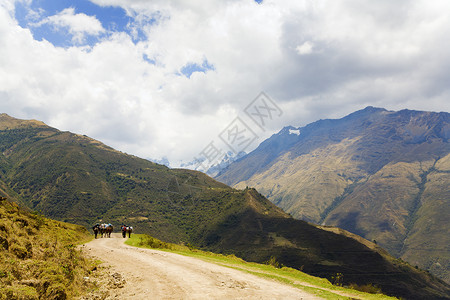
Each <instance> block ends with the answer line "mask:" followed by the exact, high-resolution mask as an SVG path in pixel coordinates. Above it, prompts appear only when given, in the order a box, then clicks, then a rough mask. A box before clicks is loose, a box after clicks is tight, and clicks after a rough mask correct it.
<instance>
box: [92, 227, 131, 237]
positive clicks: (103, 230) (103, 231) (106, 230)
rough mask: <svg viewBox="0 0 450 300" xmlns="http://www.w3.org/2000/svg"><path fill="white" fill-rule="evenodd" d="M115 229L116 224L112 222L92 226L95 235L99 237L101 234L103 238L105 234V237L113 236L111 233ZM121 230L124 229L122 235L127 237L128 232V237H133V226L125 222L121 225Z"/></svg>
mask: <svg viewBox="0 0 450 300" xmlns="http://www.w3.org/2000/svg"><path fill="white" fill-rule="evenodd" d="M113 230H114V226H113V225H112V224H106V223H103V224H99V223H97V224H95V225H94V227H92V231H94V235H95V238H97V236H98V234H100V236H101V237H102V238H103V236H105V237H109V238H110V237H111V233H112V232H113ZM120 230H121V231H122V236H123V237H124V238H125V237H126V236H127V233H128V237H131V233H132V232H133V227H132V226H127V225H125V224H123V225H122V226H120Z"/></svg>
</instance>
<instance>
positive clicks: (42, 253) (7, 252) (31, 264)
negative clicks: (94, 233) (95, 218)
mask: <svg viewBox="0 0 450 300" xmlns="http://www.w3.org/2000/svg"><path fill="white" fill-rule="evenodd" d="M89 239H91V236H90V235H89V233H88V231H87V230H86V229H85V228H83V227H82V226H79V225H72V224H67V223H62V222H59V221H54V220H50V219H47V218H44V217H42V216H40V215H38V214H32V213H29V212H27V211H24V210H23V209H21V208H19V207H18V206H17V204H15V203H11V202H8V201H7V200H2V201H0V299H8V300H11V299H65V298H66V297H73V296H76V295H79V293H80V292H81V291H83V290H87V289H90V288H94V287H93V286H90V285H88V284H87V283H85V282H84V280H83V277H84V276H87V275H88V274H89V271H90V270H91V268H92V265H91V262H89V261H88V260H86V259H85V258H83V257H82V256H81V254H80V253H79V251H77V250H76V249H75V246H74V245H75V244H76V243H80V242H85V241H88V240H89Z"/></svg>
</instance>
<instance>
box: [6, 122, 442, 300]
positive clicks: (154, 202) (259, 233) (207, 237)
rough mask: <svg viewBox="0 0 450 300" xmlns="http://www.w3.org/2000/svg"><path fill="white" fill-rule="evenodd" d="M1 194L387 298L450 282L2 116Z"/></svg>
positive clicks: (213, 187)
mask: <svg viewBox="0 0 450 300" xmlns="http://www.w3.org/2000/svg"><path fill="white" fill-rule="evenodd" d="M300 136H301V133H300ZM0 195H1V196H5V197H8V198H9V199H10V200H14V201H15V202H18V203H20V204H22V205H24V206H27V207H28V208H30V209H32V210H34V211H38V212H39V213H42V214H44V215H45V216H48V217H52V218H55V219H57V220H63V221H67V222H70V223H75V224H80V225H83V226H85V227H87V228H90V227H91V226H92V225H93V224H94V223H96V222H107V223H112V224H114V225H115V226H116V228H117V227H119V226H120V225H121V224H128V225H132V226H133V227H134V228H135V231H136V232H138V233H148V234H150V235H152V236H155V237H157V238H159V239H162V240H164V241H167V242H176V243H188V244H189V245H191V246H193V247H199V248H202V249H205V250H210V251H214V252H220V253H225V254H235V255H238V256H240V257H242V258H244V259H246V260H250V261H256V262H267V261H272V262H274V261H275V262H276V263H277V264H280V265H285V266H290V267H294V268H297V269H301V270H303V271H304V272H307V273H310V274H312V275H315V276H320V277H325V278H328V279H329V280H331V281H333V280H336V277H339V278H340V279H339V281H340V283H343V284H350V283H355V284H357V285H362V286H364V285H368V284H372V285H375V286H378V287H380V288H381V290H382V291H383V292H384V293H386V294H388V295H394V296H397V297H404V298H407V299H448V295H450V287H449V285H448V284H446V283H445V282H443V281H441V280H439V279H438V278H436V277H433V276H431V275H430V274H429V273H427V272H425V271H422V270H420V269H417V268H414V267H412V266H410V265H409V264H407V263H405V262H403V261H402V260H399V259H395V258H394V257H392V256H390V255H389V254H388V253H387V252H386V251H385V250H383V249H382V248H381V247H380V246H378V245H377V244H375V243H372V242H369V241H367V240H364V239H362V238H361V237H358V236H356V235H354V234H351V233H349V232H347V231H345V230H342V229H339V228H335V227H328V226H316V225H313V224H310V223H308V222H305V221H301V220H296V219H294V218H292V217H291V216H289V215H288V214H286V213H285V212H284V211H282V210H281V209H280V208H278V207H276V206H275V205H274V204H272V203H271V202H270V201H268V200H267V199H266V198H265V197H264V196H262V195H261V194H259V193H258V192H257V191H256V190H255V189H253V188H245V189H241V190H238V189H233V188H230V187H229V186H227V185H225V184H223V183H220V182H218V181H216V180H214V179H212V178H211V177H209V176H207V175H205V174H203V173H201V172H198V171H192V170H185V169H169V168H167V167H166V166H162V165H158V164H155V163H153V162H150V161H148V160H145V159H141V158H138V157H135V156H132V155H128V154H125V153H122V152H119V151H116V150H114V149H113V148H111V147H108V146H106V145H104V144H103V143H101V142H99V141H96V140H94V139H91V138H89V137H87V136H84V135H78V134H73V133H70V132H62V131H59V130H57V129H55V128H52V127H49V126H47V125H45V124H44V123H42V122H39V121H34V120H31V121H28V120H19V119H15V118H13V117H10V116H8V115H6V114H1V115H0Z"/></svg>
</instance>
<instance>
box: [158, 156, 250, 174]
mask: <svg viewBox="0 0 450 300" xmlns="http://www.w3.org/2000/svg"><path fill="white" fill-rule="evenodd" d="M246 154H247V153H245V152H244V151H240V152H239V153H237V154H236V153H234V152H232V151H228V152H226V153H225V154H224V155H223V156H222V158H221V159H220V162H217V163H214V164H212V165H210V166H206V168H207V170H205V173H206V174H208V175H209V176H211V177H214V176H217V175H218V174H219V173H220V172H222V170H224V169H225V168H227V167H228V166H229V165H231V164H232V163H233V162H235V161H236V160H238V159H240V158H242V157H244V156H245V155H246ZM205 161H206V158H204V157H201V158H195V159H194V160H192V161H190V162H187V163H182V164H181V165H180V167H181V168H185V169H189V170H198V171H203V170H201V168H202V167H203V165H202V163H204V162H205ZM154 162H156V163H159V162H158V161H154ZM165 165H166V166H168V165H167V164H165Z"/></svg>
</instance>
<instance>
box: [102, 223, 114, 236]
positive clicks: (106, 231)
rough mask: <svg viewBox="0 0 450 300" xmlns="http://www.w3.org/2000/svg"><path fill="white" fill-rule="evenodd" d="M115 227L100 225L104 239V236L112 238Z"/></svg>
mask: <svg viewBox="0 0 450 300" xmlns="http://www.w3.org/2000/svg"><path fill="white" fill-rule="evenodd" d="M113 230H114V227H113V226H112V224H105V223H104V224H101V225H100V234H101V236H102V237H103V235H104V236H105V237H109V238H110V237H111V233H112V232H113Z"/></svg>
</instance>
